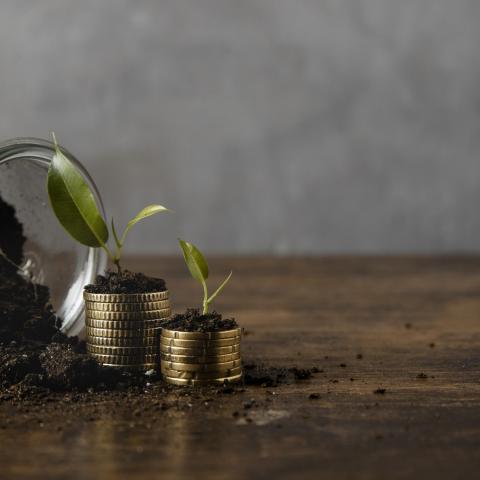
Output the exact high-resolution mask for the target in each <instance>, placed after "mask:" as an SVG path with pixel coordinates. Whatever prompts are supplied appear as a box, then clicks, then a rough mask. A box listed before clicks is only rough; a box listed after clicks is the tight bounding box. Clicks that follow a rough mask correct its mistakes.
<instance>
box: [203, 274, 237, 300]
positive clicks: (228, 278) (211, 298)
mask: <svg viewBox="0 0 480 480" xmlns="http://www.w3.org/2000/svg"><path fill="white" fill-rule="evenodd" d="M232 275H233V272H230V274H229V275H228V277H227V278H226V279H225V280H224V281H223V282H222V284H221V285H220V286H219V287H218V288H217V289H216V290H215V292H214V293H212V295H211V296H210V298H209V299H208V300H207V302H208V303H212V301H213V300H214V299H215V297H216V296H217V295H218V294H219V293H220V292H221V291H222V290H223V288H224V287H225V285H226V284H227V283H228V281H229V280H230V279H231V278H232Z"/></svg>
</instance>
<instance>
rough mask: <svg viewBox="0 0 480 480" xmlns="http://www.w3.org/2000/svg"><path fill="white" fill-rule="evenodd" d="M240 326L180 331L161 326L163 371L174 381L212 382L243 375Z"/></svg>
mask: <svg viewBox="0 0 480 480" xmlns="http://www.w3.org/2000/svg"><path fill="white" fill-rule="evenodd" d="M241 334H242V331H241V329H240V328H235V329H232V330H225V331H221V332H179V331H176V330H168V329H165V328H162V331H161V336H160V357H161V362H160V365H161V372H162V375H163V377H164V379H165V381H166V382H168V383H172V384H174V385H190V386H194V385H209V384H213V383H229V382H237V381H238V380H240V379H241V378H242V359H241V355H240V339H241Z"/></svg>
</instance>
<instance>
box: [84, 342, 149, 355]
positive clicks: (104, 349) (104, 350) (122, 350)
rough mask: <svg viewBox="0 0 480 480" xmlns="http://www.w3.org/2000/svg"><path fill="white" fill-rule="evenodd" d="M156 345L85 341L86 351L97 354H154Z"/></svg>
mask: <svg viewBox="0 0 480 480" xmlns="http://www.w3.org/2000/svg"><path fill="white" fill-rule="evenodd" d="M157 350H158V348H157V346H156V345H155V346H151V347H144V346H140V347H109V346H102V345H92V344H91V343H87V352H88V353H95V354H99V355H125V356H128V357H130V356H133V357H134V356H141V355H156V354H157Z"/></svg>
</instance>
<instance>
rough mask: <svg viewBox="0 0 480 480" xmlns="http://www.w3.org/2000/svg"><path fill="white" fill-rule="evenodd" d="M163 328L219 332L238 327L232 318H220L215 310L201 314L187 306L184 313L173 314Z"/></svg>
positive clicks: (182, 330)
mask: <svg viewBox="0 0 480 480" xmlns="http://www.w3.org/2000/svg"><path fill="white" fill-rule="evenodd" d="M163 327H164V328H168V329H170V330H178V331H181V332H220V331H223V330H231V329H232V328H238V324H237V322H236V321H235V319H233V318H225V319H224V318H222V315H220V313H217V312H211V313H206V314H204V315H202V314H201V313H200V310H198V309H196V308H189V309H187V311H186V312H185V313H181V314H178V315H174V316H173V317H172V318H171V319H170V320H167V321H166V322H165V323H164V324H163Z"/></svg>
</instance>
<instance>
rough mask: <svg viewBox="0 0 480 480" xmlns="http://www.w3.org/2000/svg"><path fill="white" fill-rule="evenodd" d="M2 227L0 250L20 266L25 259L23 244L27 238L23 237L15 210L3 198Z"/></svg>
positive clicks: (1, 202) (0, 208) (0, 207)
mask: <svg viewBox="0 0 480 480" xmlns="http://www.w3.org/2000/svg"><path fill="white" fill-rule="evenodd" d="M0 225H2V235H1V236H0V248H1V249H2V251H3V252H4V253H5V254H6V255H7V257H8V258H9V259H10V260H11V261H12V262H13V263H15V264H16V265H18V264H20V263H21V262H22V259H23V244H24V243H25V240H26V238H25V237H24V236H23V227H22V225H21V223H20V222H19V221H18V220H17V219H16V217H15V210H14V208H13V207H12V206H11V205H9V204H8V203H6V202H4V201H3V200H2V199H1V198H0ZM9 267H12V266H11V265H10V266H9ZM3 268H5V265H3Z"/></svg>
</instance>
